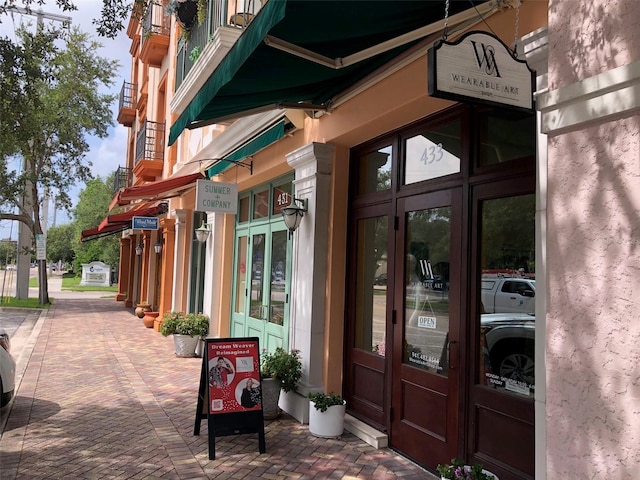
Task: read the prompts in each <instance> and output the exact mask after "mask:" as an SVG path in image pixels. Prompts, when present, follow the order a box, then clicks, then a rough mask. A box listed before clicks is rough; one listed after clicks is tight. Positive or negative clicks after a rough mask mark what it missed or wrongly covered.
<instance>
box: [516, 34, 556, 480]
mask: <svg viewBox="0 0 640 480" xmlns="http://www.w3.org/2000/svg"><path fill="white" fill-rule="evenodd" d="M547 31H548V29H547V27H544V28H541V29H539V30H537V31H535V32H532V33H530V34H528V35H525V36H524V37H522V39H520V41H519V42H518V43H519V45H521V46H522V47H523V49H524V56H525V60H526V61H527V63H528V64H529V66H530V67H531V68H532V69H534V70H535V71H536V91H537V93H539V92H544V91H546V89H547V86H548V78H547V72H548V58H549V39H548V36H547ZM541 124H542V118H541V115H540V112H539V111H538V112H536V131H537V150H538V156H537V167H536V168H537V175H536V178H537V184H536V333H535V340H536V341H535V378H536V391H535V399H534V407H535V471H536V479H540V480H544V479H545V478H546V471H547V467H546V464H547V460H546V459H547V441H546V436H547V427H546V420H547V418H546V408H547V407H546V405H547V400H546V398H547V389H546V383H547V382H546V378H547V376H546V360H545V359H546V312H547V295H546V291H547V255H546V244H547V136H546V135H545V134H544V133H542V132H541Z"/></svg>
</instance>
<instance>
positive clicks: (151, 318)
mask: <svg viewBox="0 0 640 480" xmlns="http://www.w3.org/2000/svg"><path fill="white" fill-rule="evenodd" d="M159 315H160V312H146V313H145V314H144V317H142V324H143V325H144V326H145V327H147V328H153V322H155V321H156V318H158V316H159Z"/></svg>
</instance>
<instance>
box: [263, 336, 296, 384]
mask: <svg viewBox="0 0 640 480" xmlns="http://www.w3.org/2000/svg"><path fill="white" fill-rule="evenodd" d="M261 357H262V359H261V363H262V366H261V371H262V376H263V377H265V378H274V379H275V380H277V381H278V382H279V383H280V388H282V390H284V391H285V392H295V391H296V390H297V388H298V382H300V378H302V362H301V361H300V350H295V349H293V350H291V351H290V352H287V351H286V350H285V349H284V348H282V347H278V348H276V350H275V351H274V352H273V353H267V351H266V350H265V351H263V352H262V355H261Z"/></svg>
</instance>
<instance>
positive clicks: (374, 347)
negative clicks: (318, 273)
mask: <svg viewBox="0 0 640 480" xmlns="http://www.w3.org/2000/svg"><path fill="white" fill-rule="evenodd" d="M388 234H389V228H388V217H386V216H384V217H374V218H366V219H362V220H359V221H358V260H357V272H358V273H357V280H356V296H357V299H358V301H357V302H356V322H355V342H354V343H355V344H354V346H355V347H356V348H358V349H361V350H364V351H366V352H373V353H375V354H376V355H380V356H382V357H384V356H385V351H386V343H385V342H386V312H387V239H388Z"/></svg>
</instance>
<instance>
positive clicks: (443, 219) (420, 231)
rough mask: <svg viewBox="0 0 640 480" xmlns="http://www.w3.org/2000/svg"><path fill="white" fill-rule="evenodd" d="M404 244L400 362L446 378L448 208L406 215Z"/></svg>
mask: <svg viewBox="0 0 640 480" xmlns="http://www.w3.org/2000/svg"><path fill="white" fill-rule="evenodd" d="M406 238H407V240H406V245H405V272H406V275H405V277H406V278H405V305H404V308H405V315H404V331H405V334H404V335H405V338H404V355H403V361H404V363H407V364H409V365H411V366H412V367H417V368H420V369H422V370H426V371H429V372H432V373H437V374H440V375H446V374H447V371H448V369H449V360H448V347H449V345H448V341H449V256H450V244H451V208H450V207H441V208H432V209H428V210H419V211H414V212H408V213H407V236H406Z"/></svg>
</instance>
